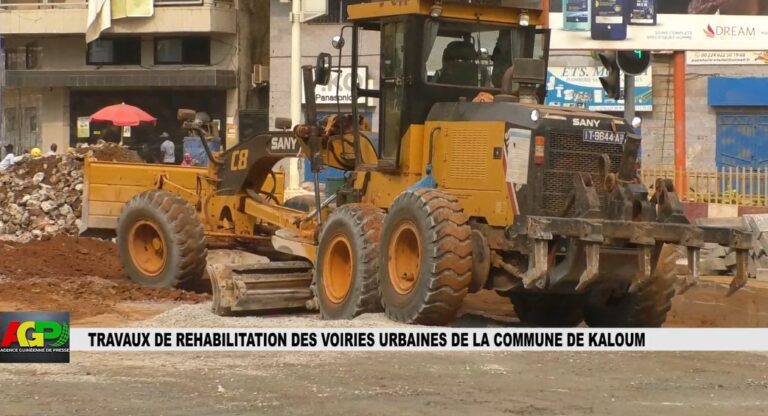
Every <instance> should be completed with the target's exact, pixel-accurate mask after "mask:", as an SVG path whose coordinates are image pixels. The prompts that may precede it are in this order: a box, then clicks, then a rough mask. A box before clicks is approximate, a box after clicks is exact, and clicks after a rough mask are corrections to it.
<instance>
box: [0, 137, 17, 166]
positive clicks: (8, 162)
mask: <svg viewBox="0 0 768 416" xmlns="http://www.w3.org/2000/svg"><path fill="white" fill-rule="evenodd" d="M15 161H16V155H14V154H13V145H12V144H6V145H5V157H4V158H3V160H2V161H1V162H0V171H2V170H6V169H8V168H10V167H11V166H13V164H14V162H15Z"/></svg>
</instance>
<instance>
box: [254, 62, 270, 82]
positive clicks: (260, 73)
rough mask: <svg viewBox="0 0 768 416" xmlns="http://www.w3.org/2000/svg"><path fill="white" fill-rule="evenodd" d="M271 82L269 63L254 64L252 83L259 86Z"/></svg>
mask: <svg viewBox="0 0 768 416" xmlns="http://www.w3.org/2000/svg"><path fill="white" fill-rule="evenodd" d="M268 83H269V65H261V64H254V65H253V72H252V73H251V85H253V86H254V87H258V86H260V85H264V84H268Z"/></svg>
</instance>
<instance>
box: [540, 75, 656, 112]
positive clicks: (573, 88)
mask: <svg viewBox="0 0 768 416" xmlns="http://www.w3.org/2000/svg"><path fill="white" fill-rule="evenodd" d="M547 71H548V72H547V98H546V101H545V104H546V105H553V106H558V107H576V108H586V109H589V110H592V111H624V100H623V99H622V100H618V101H617V100H614V99H613V98H609V97H607V96H606V95H605V91H603V87H602V85H601V84H600V77H604V76H605V75H606V69H605V68H603V67H596V66H567V67H549V68H548V69H547ZM652 79H653V74H652V73H651V68H650V67H649V68H648V70H647V71H646V72H645V73H643V74H642V75H638V76H636V77H635V94H636V98H635V110H637V111H653V87H652V86H653V81H652ZM621 80H622V83H623V81H624V77H623V76H622V77H621ZM623 91H624V90H623V84H622V96H623Z"/></svg>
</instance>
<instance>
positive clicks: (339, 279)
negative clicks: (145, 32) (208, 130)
mask: <svg viewBox="0 0 768 416" xmlns="http://www.w3.org/2000/svg"><path fill="white" fill-rule="evenodd" d="M538 4H539V2H538V1H531V0H509V1H507V0H497V1H473V2H471V3H470V2H467V1H463V2H462V1H449V0H444V1H434V2H433V1H428V0H403V1H379V2H369V3H362V4H355V5H351V6H349V8H348V12H349V20H350V21H351V26H348V27H345V28H344V29H342V34H343V33H344V31H345V30H350V31H351V49H352V51H351V66H352V71H351V74H352V85H359V83H358V79H357V68H358V67H359V66H360V61H359V59H360V54H359V50H360V40H361V31H363V30H368V31H377V32H378V33H379V36H380V41H381V67H380V72H381V74H380V79H379V83H378V84H379V89H377V90H373V89H365V88H359V87H358V88H353V90H352V95H353V96H352V100H351V102H352V103H355V104H352V113H351V115H349V114H346V115H338V116H337V117H333V118H332V119H331V120H329V121H328V122H327V123H325V124H324V125H323V126H321V125H320V124H319V123H318V121H317V120H316V110H315V102H314V95H313V93H312V91H314V90H315V86H316V85H318V84H327V83H328V79H329V76H330V75H329V74H330V72H331V71H332V65H331V56H330V54H327V53H323V54H320V56H319V57H318V65H317V66H316V67H315V68H312V67H311V66H309V67H304V68H303V75H304V83H305V91H306V92H307V94H306V101H307V106H306V116H307V120H306V124H302V125H298V126H296V127H295V128H294V129H293V131H292V132H291V131H288V130H287V129H288V128H289V127H290V125H291V123H290V122H289V121H288V122H287V121H286V120H284V119H281V120H278V124H279V126H278V128H282V129H283V130H282V131H275V132H268V133H265V134H260V135H258V136H256V137H253V138H251V139H249V140H245V141H243V142H242V143H240V144H239V145H237V146H235V147H233V148H231V149H228V150H227V151H226V152H224V153H223V154H210V158H211V160H212V163H211V165H210V167H209V168H208V169H195V168H191V169H190V168H179V167H168V166H155V165H149V167H148V166H147V165H141V166H140V165H128V164H121V165H119V164H104V163H99V162H88V167H87V169H88V171H87V180H88V187H87V192H88V195H87V196H86V199H87V200H88V204H87V205H88V207H87V208H86V209H87V211H88V212H86V215H85V218H86V220H85V222H86V226H87V227H90V228H116V229H117V236H118V243H119V246H120V253H121V256H122V259H123V262H124V264H125V268H126V270H127V271H128V273H129V274H130V276H131V277H132V278H133V279H134V280H136V281H137V282H140V283H143V284H148V285H153V286H172V285H176V284H179V283H183V282H184V281H186V280H188V279H196V278H199V277H201V276H202V275H203V274H204V271H205V269H206V248H207V247H209V246H212V245H215V244H219V245H223V246H227V247H237V248H239V249H242V250H247V251H250V252H254V253H258V254H262V255H267V256H268V257H270V258H271V259H273V260H274V261H273V262H271V263H266V264H239V265H237V266H235V267H223V266H222V267H218V266H209V267H208V275H209V276H210V278H211V280H212V286H213V288H214V311H215V312H216V313H218V314H229V313H233V312H236V311H254V310H270V309H278V308H289V307H302V306H305V305H306V306H308V307H316V308H318V309H319V311H320V313H321V315H322V316H323V317H324V318H327V319H350V318H353V317H355V316H357V315H359V314H362V313H366V312H375V311H380V310H382V309H383V310H384V311H385V312H386V314H387V316H388V317H390V318H391V319H393V320H395V321H399V322H406V323H419V324H428V325H440V324H446V323H449V322H451V320H453V319H454V317H455V314H456V312H457V310H458V309H459V307H460V305H461V303H462V300H463V298H464V297H465V295H466V294H467V293H471V292H477V291H479V290H482V289H490V290H495V291H496V292H498V293H499V294H501V295H503V296H506V297H508V298H509V299H510V300H511V302H512V303H513V305H514V308H515V311H516V312H517V315H518V317H519V318H520V319H521V320H522V321H523V322H524V323H526V324H530V325H536V326H571V325H577V324H579V323H580V322H582V321H585V322H586V323H587V324H588V325H590V326H659V325H661V324H662V323H663V322H664V320H665V318H666V314H667V312H668V310H669V309H670V304H671V299H672V297H673V296H674V294H675V283H676V280H677V276H676V274H675V260H676V259H677V256H675V255H674V254H675V253H677V252H678V247H682V248H684V251H685V252H686V253H687V256H688V264H689V266H688V275H687V277H686V278H685V286H686V287H687V286H691V285H693V284H695V282H696V280H697V279H698V277H699V276H698V275H699V273H698V261H699V249H700V248H701V247H702V246H703V245H704V243H705V242H714V243H719V244H721V245H724V246H729V247H732V248H734V249H735V250H736V253H737V259H738V261H737V263H738V267H737V272H736V277H735V278H734V280H733V282H732V283H731V291H735V290H737V289H739V288H740V287H742V286H743V285H744V284H745V283H746V281H747V278H748V276H747V268H746V261H747V251H748V249H749V248H750V247H751V235H750V234H749V233H745V232H742V231H739V230H735V229H727V228H705V227H697V226H692V225H690V224H689V223H688V221H687V220H686V218H685V217H684V215H683V213H682V208H681V204H680V201H679V200H678V197H677V196H676V194H675V189H674V186H673V184H672V183H671V182H669V181H664V180H660V181H658V182H657V183H656V185H655V187H654V192H653V195H650V194H649V191H648V189H646V187H645V186H643V185H642V183H641V182H640V181H639V179H638V178H637V175H636V160H637V154H638V148H639V146H640V137H639V136H638V135H637V134H636V132H635V128H634V127H637V124H635V126H633V125H632V123H630V122H628V121H625V120H622V119H619V118H615V117H611V116H608V115H605V114H600V113H595V112H589V111H585V110H580V109H575V108H560V107H548V106H543V105H541V103H542V102H543V98H544V94H545V89H544V86H543V84H544V79H545V74H546V65H547V62H548V45H549V33H548V31H547V30H545V29H539V28H537V26H539V25H540V24H541V19H542V12H541V10H539V9H538ZM344 43H345V40H344V38H343V37H341V36H339V37H336V38H334V41H333V45H334V47H336V48H338V49H341V48H343V46H344ZM340 53H341V52H340ZM482 93H485V94H482ZM479 96H484V97H486V99H484V100H477V101H485V102H474V101H476V100H473V98H474V97H479ZM489 96H493V99H492V100H489V99H487V97H489ZM362 97H365V98H376V99H379V100H380V101H379V103H380V105H379V109H380V110H379V111H380V113H379V120H380V125H379V132H380V134H379V138H378V143H377V145H374V141H373V140H371V136H372V135H371V134H370V133H369V132H368V131H367V130H366V128H365V127H366V126H365V121H364V120H363V119H362V117H360V110H359V105H358V104H357V103H358V101H359V99H360V98H362ZM488 101H490V102H488ZM182 113H183V112H182ZM180 116H181V119H182V120H184V125H185V127H186V128H188V129H190V130H195V129H199V126H196V125H195V124H194V122H192V121H191V118H190V117H188V115H185V114H180ZM635 123H637V122H636V121H635ZM201 137H204V136H203V135H202V134H201ZM203 143H205V140H203ZM299 153H301V154H304V155H306V156H307V157H309V158H310V160H311V162H312V170H313V172H314V173H315V175H316V177H317V173H318V172H319V171H320V170H321V169H322V167H323V166H332V167H335V168H339V169H343V170H345V171H347V175H346V183H345V184H344V185H343V186H342V187H341V188H339V190H338V191H337V192H336V193H335V194H333V195H331V197H329V198H327V199H326V200H325V201H320V198H319V194H318V193H317V192H318V189H319V187H317V186H316V187H315V189H316V194H315V195H316V196H315V198H314V199H315V202H314V204H306V203H305V204H295V203H294V204H292V203H291V201H283V196H282V193H281V192H280V191H279V190H280V189H281V188H280V184H281V182H282V176H281V175H280V174H275V173H273V172H272V169H273V166H274V164H275V163H276V162H278V161H279V160H281V159H282V158H284V157H289V156H296V155H297V154H299ZM142 190H144V191H143V192H141V191H142ZM124 201H127V203H125V205H124V206H123V202H124ZM309 205H313V206H309ZM292 206H293V207H294V208H292ZM300 206H303V207H304V209H303V210H302V209H298V207H300ZM118 213H119V219H118V218H117V214H118ZM681 251H682V250H681Z"/></svg>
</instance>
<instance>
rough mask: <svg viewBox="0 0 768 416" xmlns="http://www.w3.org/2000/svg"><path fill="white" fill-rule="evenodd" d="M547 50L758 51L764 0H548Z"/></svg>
mask: <svg viewBox="0 0 768 416" xmlns="http://www.w3.org/2000/svg"><path fill="white" fill-rule="evenodd" d="M550 10H551V14H550V26H551V28H552V49H561V50H606V49H607V50H610V49H614V50H631V49H644V50H652V51H659V50H664V51H669V50H686V51H734V50H741V51H760V50H765V45H767V44H768V18H767V17H768V0H552V1H551V2H550Z"/></svg>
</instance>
